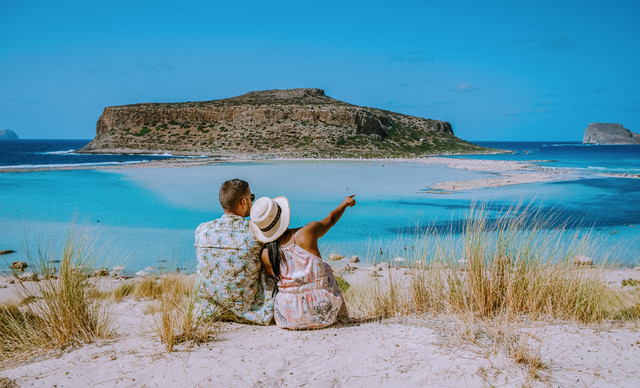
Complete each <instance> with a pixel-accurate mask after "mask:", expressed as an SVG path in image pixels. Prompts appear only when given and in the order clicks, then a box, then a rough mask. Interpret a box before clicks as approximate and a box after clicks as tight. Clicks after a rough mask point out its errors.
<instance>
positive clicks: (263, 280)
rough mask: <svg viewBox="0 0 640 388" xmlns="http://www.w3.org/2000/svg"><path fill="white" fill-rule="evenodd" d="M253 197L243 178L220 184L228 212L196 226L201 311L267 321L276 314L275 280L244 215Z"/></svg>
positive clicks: (222, 202) (242, 319) (220, 197)
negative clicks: (269, 273)
mask: <svg viewBox="0 0 640 388" xmlns="http://www.w3.org/2000/svg"><path fill="white" fill-rule="evenodd" d="M254 198H255V196H254V195H253V194H251V189H250V188H249V184H248V183H247V182H245V181H243V180H240V179H231V180H228V181H226V182H224V183H223V184H222V186H221V187H220V195H219V199H220V205H222V209H223V210H224V214H223V215H222V217H220V218H218V219H217V220H214V221H209V222H205V223H203V224H200V226H198V228H197V229H196V243H195V246H196V255H197V257H198V269H197V272H198V280H197V283H196V287H197V295H198V300H199V305H200V306H199V307H200V309H201V312H202V313H203V314H206V315H211V316H213V317H216V318H221V319H224V320H232V321H237V322H242V323H255V324H259V325H268V324H269V323H271V320H272V318H273V301H274V296H273V294H274V292H273V291H274V288H275V284H274V282H273V280H272V279H271V278H270V277H269V276H268V275H267V274H266V272H265V271H264V269H263V267H262V262H261V260H260V252H261V250H262V245H261V244H260V243H258V242H257V241H256V240H255V238H254V237H253V233H252V232H251V229H249V220H246V219H245V217H248V216H249V212H250V211H251V205H252V204H253V199H254Z"/></svg>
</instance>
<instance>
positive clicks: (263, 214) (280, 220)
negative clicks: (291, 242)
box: [249, 197, 290, 243]
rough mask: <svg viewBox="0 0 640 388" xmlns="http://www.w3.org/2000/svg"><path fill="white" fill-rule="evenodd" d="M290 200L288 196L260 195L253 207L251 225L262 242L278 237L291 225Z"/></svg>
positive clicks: (257, 238)
mask: <svg viewBox="0 0 640 388" xmlns="http://www.w3.org/2000/svg"><path fill="white" fill-rule="evenodd" d="M289 215H290V211H289V201H288V200H287V198H286V197H275V198H273V199H271V198H269V197H260V198H258V200H257V201H256V202H255V203H254V204H253V206H252V207H251V221H250V222H249V226H250V227H251V231H252V232H253V234H254V235H255V236H256V240H258V241H260V242H261V243H269V242H272V241H275V240H277V239H278V237H280V236H282V234H283V233H284V232H285V231H286V230H287V228H288V227H289Z"/></svg>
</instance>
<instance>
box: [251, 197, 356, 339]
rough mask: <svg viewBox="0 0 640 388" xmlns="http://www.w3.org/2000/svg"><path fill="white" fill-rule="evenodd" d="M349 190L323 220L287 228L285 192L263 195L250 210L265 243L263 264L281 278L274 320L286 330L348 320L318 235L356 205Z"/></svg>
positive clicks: (257, 233)
mask: <svg viewBox="0 0 640 388" xmlns="http://www.w3.org/2000/svg"><path fill="white" fill-rule="evenodd" d="M353 197H354V196H353V195H350V196H348V197H346V198H345V199H344V201H342V203H341V204H340V205H339V206H338V207H337V208H336V209H334V210H333V211H332V212H331V213H329V215H328V216H327V217H325V218H324V219H322V220H321V221H314V222H310V223H308V224H307V225H305V226H303V227H302V228H297V229H289V216H290V209H289V201H288V200H287V198H286V197H276V198H273V199H271V198H267V197H262V198H259V199H258V200H257V201H256V203H255V205H254V206H253V208H252V209H251V221H250V223H249V225H250V227H251V230H252V231H253V233H254V234H255V236H256V239H257V240H258V241H260V242H262V243H265V246H264V248H263V250H262V255H261V258H262V263H263V264H264V267H265V269H266V270H267V272H268V273H269V275H271V276H273V277H274V278H275V279H276V281H277V282H278V293H277V294H276V298H275V303H274V318H275V321H276V325H278V326H279V327H281V328H285V329H314V328H321V327H325V326H329V325H331V324H333V323H335V322H336V321H337V320H338V318H345V319H348V314H347V306H346V304H345V303H344V299H343V298H342V294H341V292H340V288H339V287H338V284H337V283H336V279H335V278H334V276H333V272H332V270H331V267H330V266H329V264H327V263H325V262H324V261H322V258H321V257H320V251H319V250H318V239H319V238H320V237H322V236H324V235H325V233H327V232H328V231H329V229H331V227H333V226H334V225H335V224H336V222H338V220H339V219H340V217H342V214H343V213H344V211H345V209H346V208H348V207H352V206H354V205H355V204H356V201H355V199H353Z"/></svg>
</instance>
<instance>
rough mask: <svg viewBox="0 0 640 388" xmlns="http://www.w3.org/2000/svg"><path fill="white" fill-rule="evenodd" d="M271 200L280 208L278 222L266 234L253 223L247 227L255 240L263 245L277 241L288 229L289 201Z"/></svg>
mask: <svg viewBox="0 0 640 388" xmlns="http://www.w3.org/2000/svg"><path fill="white" fill-rule="evenodd" d="M273 200H274V201H275V202H276V203H277V204H278V205H279V206H280V209H281V213H280V218H279V219H278V222H276V224H275V225H274V227H273V228H271V229H269V230H268V231H266V232H263V231H262V230H260V228H258V225H256V224H254V223H253V221H249V227H250V228H251V231H252V232H253V235H254V236H255V238H256V240H258V241H260V242H261V243H263V244H266V243H270V242H273V241H275V240H277V239H278V238H279V237H280V236H282V234H283V233H284V232H285V231H286V230H287V228H288V227H289V221H290V215H291V211H290V209H289V200H288V199H287V197H275V198H273Z"/></svg>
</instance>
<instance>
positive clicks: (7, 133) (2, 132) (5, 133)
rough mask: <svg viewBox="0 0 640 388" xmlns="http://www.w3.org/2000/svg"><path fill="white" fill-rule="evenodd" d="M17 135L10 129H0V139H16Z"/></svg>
mask: <svg viewBox="0 0 640 388" xmlns="http://www.w3.org/2000/svg"><path fill="white" fill-rule="evenodd" d="M18 139H19V137H18V135H16V133H15V132H13V131H12V130H10V129H0V140H18Z"/></svg>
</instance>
